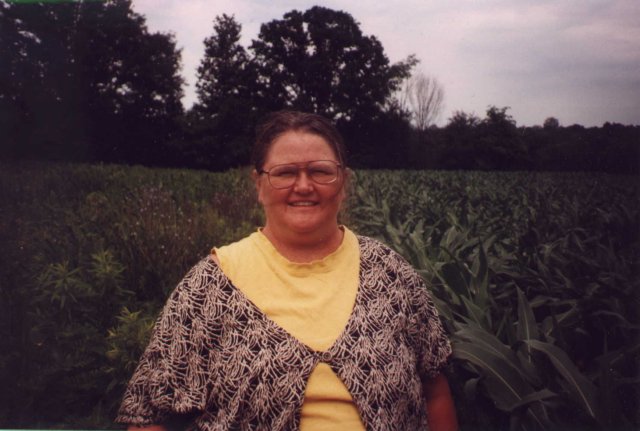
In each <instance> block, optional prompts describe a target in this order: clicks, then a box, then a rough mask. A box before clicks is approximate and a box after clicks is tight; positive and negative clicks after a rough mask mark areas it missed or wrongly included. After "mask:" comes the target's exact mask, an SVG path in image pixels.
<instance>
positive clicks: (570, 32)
mask: <svg viewBox="0 0 640 431" xmlns="http://www.w3.org/2000/svg"><path fill="white" fill-rule="evenodd" d="M133 4H134V9H135V10H136V12H138V13H141V14H143V15H145V16H146V18H147V25H148V27H149V30H151V31H162V32H168V31H170V32H172V33H174V34H175V36H176V40H177V43H178V47H179V48H181V49H182V61H183V76H184V78H185V80H186V82H187V84H188V86H187V87H186V88H185V98H184V104H185V106H186V107H189V106H191V104H192V103H193V101H194V100H195V80H196V76H195V69H196V68H197V66H198V64H199V62H200V60H201V58H202V55H203V52H204V48H203V40H204V38H205V37H207V36H210V35H211V34H212V32H213V19H214V18H215V17H216V15H220V14H223V13H226V14H229V15H234V16H235V18H236V20H237V21H238V22H240V23H241V24H242V43H243V45H244V46H245V47H248V46H249V44H250V42H251V40H252V39H255V38H256V37H257V35H258V31H259V29H260V25H261V24H263V23H265V22H268V21H271V20H273V19H281V18H282V16H283V15H284V14H285V13H286V12H288V11H291V10H293V9H298V10H300V11H304V10H307V9H308V8H310V7H312V6H314V5H320V6H324V7H328V8H331V9H335V10H342V11H345V12H348V13H349V14H351V15H352V16H353V17H354V19H355V20H356V21H358V22H359V23H360V28H361V29H362V31H363V33H364V34H366V35H374V36H376V37H377V38H378V39H379V40H380V41H381V42H382V45H383V47H384V50H385V53H386V54H387V56H388V57H389V59H390V60H391V61H392V62H396V61H399V60H402V59H404V58H406V57H407V56H408V55H410V54H416V55H417V57H418V58H419V59H420V60H421V63H420V65H419V66H418V67H419V68H420V69H421V70H422V71H423V72H425V73H426V74H429V75H433V76H434V77H436V78H437V79H438V80H439V81H440V82H441V84H442V85H443V87H444V90H445V109H444V111H443V113H442V114H441V117H440V119H439V121H438V123H439V124H441V125H443V124H445V123H446V121H447V119H448V118H450V117H451V114H452V112H454V111H457V110H461V111H465V112H467V113H475V114H476V115H478V116H479V117H481V118H483V117H484V114H485V112H486V110H487V107H488V106H489V105H495V106H498V107H504V106H509V107H511V109H510V111H509V112H510V113H511V115H512V116H513V117H514V119H515V120H516V121H517V123H518V125H520V126H532V125H541V124H542V123H543V122H544V120H545V118H547V117H550V116H554V117H556V118H558V120H559V121H560V124H562V125H565V126H568V125H571V124H582V125H585V126H601V125H602V124H603V123H604V122H606V121H610V122H618V123H622V124H636V125H640V1H639V0H446V1H445V0H387V1H380V0H321V1H306V0H301V1H294V0H133Z"/></svg>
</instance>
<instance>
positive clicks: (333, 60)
mask: <svg viewBox="0 0 640 431" xmlns="http://www.w3.org/2000/svg"><path fill="white" fill-rule="evenodd" d="M250 49H251V50H252V51H253V52H254V55H255V62H256V65H257V68H258V83H259V91H258V94H259V95H260V97H261V98H262V101H263V103H264V104H265V105H267V107H268V108H270V109H274V108H285V107H287V108H296V109H301V110H306V111H312V112H316V113H319V114H322V115H325V116H327V117H329V118H331V119H333V120H346V121H352V120H354V119H356V118H359V117H368V118H372V117H375V116H376V115H378V114H379V113H381V112H383V111H384V108H385V106H386V104H387V103H388V102H389V100H390V98H391V96H392V94H393V92H394V91H395V90H397V89H398V88H399V86H400V85H401V83H402V80H404V79H405V78H407V77H408V76H409V74H410V71H411V68H412V67H413V66H414V65H415V63H416V60H415V59H414V58H413V57H410V58H408V59H406V60H405V61H403V62H399V63H396V64H390V63H389V60H388V58H387V57H386V55H385V53H384V50H383V48H382V45H381V44H380V42H379V41H378V39H376V38H375V37H374V36H365V35H363V34H362V32H361V30H360V27H359V24H358V23H357V22H356V21H355V20H354V19H353V17H352V16H351V15H349V14H348V13H346V12H342V11H335V10H331V9H327V8H323V7H319V6H315V7H312V8H311V9H309V10H307V11H306V12H304V13H302V12H299V11H297V10H293V11H291V12H289V13H286V14H285V15H284V18H283V19H282V20H274V21H271V22H269V23H267V24H263V25H262V27H261V29H260V33H259V35H258V39H257V40H254V41H253V43H252V45H251V47H250Z"/></svg>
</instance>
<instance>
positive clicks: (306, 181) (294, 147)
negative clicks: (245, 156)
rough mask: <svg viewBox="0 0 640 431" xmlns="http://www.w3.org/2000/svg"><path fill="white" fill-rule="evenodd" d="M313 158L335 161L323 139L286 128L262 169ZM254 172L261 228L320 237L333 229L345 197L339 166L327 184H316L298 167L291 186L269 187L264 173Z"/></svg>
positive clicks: (307, 160)
mask: <svg viewBox="0 0 640 431" xmlns="http://www.w3.org/2000/svg"><path fill="white" fill-rule="evenodd" d="M315 160H333V161H335V162H338V159H337V157H336V154H335V152H334V151H333V149H332V148H331V146H329V144H328V143H327V141H325V139H324V138H322V137H320V136H318V135H314V134H311V133H307V132H300V131H289V132H285V133H283V134H282V135H280V136H279V137H278V138H276V140H275V141H274V142H273V143H272V144H271V147H270V148H269V151H268V152H267V157H266V159H265V163H264V166H263V170H265V171H269V170H270V169H271V168H273V167H274V166H276V165H282V164H286V163H295V164H301V165H303V166H304V164H305V163H308V162H311V161H315ZM254 175H256V177H255V178H256V187H257V189H258V200H259V201H260V203H261V204H262V206H263V207H264V211H265V215H266V218H267V223H266V226H265V229H268V230H269V231H270V232H273V233H278V232H280V233H283V234H291V233H293V234H308V233H314V234H317V235H321V236H324V235H325V234H326V235H328V234H331V233H333V232H335V229H336V228H337V223H338V221H337V218H338V211H339V210H340V205H341V203H342V201H343V200H344V197H345V193H344V171H343V170H342V169H339V170H338V179H337V180H336V181H335V182H333V183H331V184H317V183H315V182H313V181H312V180H311V179H310V178H309V177H308V175H307V172H306V171H305V170H304V169H300V171H299V173H298V176H297V178H296V179H295V183H294V184H293V186H291V187H289V188H285V189H276V188H274V187H272V186H271V184H270V183H269V181H268V178H267V174H262V175H257V173H254Z"/></svg>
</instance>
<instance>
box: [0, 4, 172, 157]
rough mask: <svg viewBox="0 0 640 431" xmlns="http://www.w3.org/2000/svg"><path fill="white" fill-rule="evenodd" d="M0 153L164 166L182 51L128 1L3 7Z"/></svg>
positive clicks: (0, 22)
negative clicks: (150, 28)
mask: <svg viewBox="0 0 640 431" xmlns="http://www.w3.org/2000/svg"><path fill="white" fill-rule="evenodd" d="M0 29H1V30H0V64H2V67H1V68H0V80H1V81H2V82H3V85H2V87H0V118H2V119H1V120H0V135H1V136H2V137H3V143H2V146H1V147H0V157H2V158H17V159H49V160H74V161H93V160H100V161H110V162H115V161H117V162H123V161H126V162H129V163H134V162H138V163H139V162H142V161H144V162H146V163H148V164H158V163H166V162H167V160H166V159H163V157H164V155H165V154H166V151H158V150H159V149H160V148H161V147H163V145H164V143H165V142H166V141H167V140H168V138H169V136H171V134H172V133H174V132H175V130H174V128H175V127H174V126H175V122H174V118H175V117H176V116H178V115H181V114H182V105H181V102H180V99H181V97H182V89H181V85H182V78H181V77H180V76H179V67H180V64H179V63H180V55H179V52H178V51H177V49H176V47H175V41H174V39H173V37H172V36H170V35H166V34H159V33H150V32H149V31H148V30H147V28H146V25H145V20H144V18H143V17H142V16H140V15H138V14H136V13H135V12H134V11H133V10H132V5H131V1H130V0H112V1H91V2H87V1H83V2H71V1H70V2H55V3H52V2H48V3H47V2H30V3H28V4H27V3H12V2H4V1H3V2H0Z"/></svg>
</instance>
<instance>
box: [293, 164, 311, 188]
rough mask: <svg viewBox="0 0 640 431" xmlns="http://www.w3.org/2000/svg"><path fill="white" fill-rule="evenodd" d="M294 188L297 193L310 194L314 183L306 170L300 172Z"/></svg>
mask: <svg viewBox="0 0 640 431" xmlns="http://www.w3.org/2000/svg"><path fill="white" fill-rule="evenodd" d="M293 187H294V189H295V191H297V192H308V191H310V190H312V189H313V181H312V180H311V178H310V177H309V174H308V173H307V170H306V169H300V170H299V171H298V176H297V177H296V182H295V183H294V185H293Z"/></svg>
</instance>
